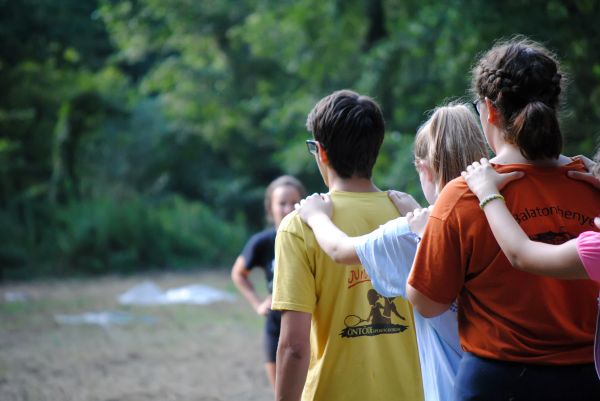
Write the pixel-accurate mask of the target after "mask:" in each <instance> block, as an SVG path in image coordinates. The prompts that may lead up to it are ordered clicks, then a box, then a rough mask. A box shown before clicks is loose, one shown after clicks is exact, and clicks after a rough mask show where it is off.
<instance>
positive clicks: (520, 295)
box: [408, 161, 600, 365]
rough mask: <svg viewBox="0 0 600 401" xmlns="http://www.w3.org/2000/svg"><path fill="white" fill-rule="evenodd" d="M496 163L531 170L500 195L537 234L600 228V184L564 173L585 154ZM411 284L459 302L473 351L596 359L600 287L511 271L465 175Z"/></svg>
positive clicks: (435, 217) (443, 204)
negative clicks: (547, 162) (541, 162)
mask: <svg viewBox="0 0 600 401" xmlns="http://www.w3.org/2000/svg"><path fill="white" fill-rule="evenodd" d="M494 167H495V168H496V169H497V170H498V171H499V172H502V173H506V172H510V171H515V170H520V171H524V172H525V177H524V178H522V179H520V180H517V181H515V182H513V183H511V184H510V185H508V186H507V187H506V189H505V190H503V191H502V193H503V195H504V197H505V199H506V204H507V206H508V208H509V210H510V211H511V213H512V214H513V216H514V217H515V219H516V220H517V222H518V223H519V225H520V226H521V228H522V229H523V230H524V231H525V232H526V233H527V235H528V236H529V237H530V238H531V239H532V240H535V241H541V242H545V243H551V244H560V243H563V242H565V241H567V240H569V239H572V238H575V237H577V235H579V233H581V232H583V231H590V230H594V231H597V228H596V227H595V225H594V223H593V220H594V217H595V216H598V215H600V191H597V190H596V189H594V188H593V187H592V186H590V185H588V184H586V183H583V182H581V181H576V180H574V179H571V178H569V177H567V175H566V172H567V171H568V170H573V169H577V170H583V168H584V167H583V164H582V163H581V162H580V161H574V162H572V163H570V164H568V165H565V166H561V167H550V168H541V167H535V166H531V165H525V164H513V165H502V166H499V165H495V166H494ZM408 282H409V284H410V285H411V286H412V287H414V288H415V289H417V290H418V291H420V292H421V293H422V294H423V295H425V296H427V297H429V298H430V299H431V300H433V301H436V302H439V303H444V304H450V303H451V302H452V301H454V300H455V299H458V305H459V307H458V324H459V333H460V338H461V345H462V347H463V348H464V349H465V350H466V351H468V352H471V353H473V354H475V355H478V356H480V357H484V358H491V359H497V360H504V361H516V362H524V363H533V364H557V365H566V364H578V363H591V362H592V361H593V349H592V346H593V341H594V325H595V318H596V308H597V303H596V298H597V296H598V288H599V286H598V284H597V283H594V282H592V281H590V280H558V279H553V278H548V277H542V276H538V275H534V274H530V273H525V272H522V271H519V270H517V269H515V268H513V267H512V266H511V265H510V263H509V262H508V259H506V257H505V256H504V253H502V250H501V249H500V247H499V246H498V244H497V242H496V240H495V239H494V236H493V234H492V231H491V229H490V228H489V226H488V223H487V220H486V218H485V215H484V213H483V211H482V210H481V209H480V208H479V202H478V200H477V197H476V196H475V195H474V194H473V193H472V192H471V191H470V190H469V188H468V186H467V184H466V183H465V181H464V179H462V178H457V179H455V180H453V181H452V182H450V183H449V184H448V185H446V187H445V188H444V189H443V191H442V192H441V194H440V196H439V198H438V200H437V202H436V204H435V207H434V210H433V211H432V213H431V217H430V218H429V221H428V222H427V227H426V229H425V233H424V234H423V239H422V241H421V244H420V246H419V250H418V253H417V257H416V259H415V262H414V265H413V269H412V272H411V275H410V277H409V281H408Z"/></svg>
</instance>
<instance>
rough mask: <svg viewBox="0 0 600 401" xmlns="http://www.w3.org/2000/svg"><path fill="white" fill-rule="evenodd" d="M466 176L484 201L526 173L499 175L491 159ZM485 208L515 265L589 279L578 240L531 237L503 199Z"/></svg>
mask: <svg viewBox="0 0 600 401" xmlns="http://www.w3.org/2000/svg"><path fill="white" fill-rule="evenodd" d="M462 175H463V177H464V178H465V180H466V181H467V184H468V185H469V188H471V190H472V191H473V193H475V195H477V197H478V198H479V200H480V201H481V200H483V199H485V198H486V197H487V196H489V195H492V194H497V193H498V191H499V188H502V187H503V186H504V185H505V184H506V183H508V182H509V181H512V180H514V179H516V178H520V176H522V175H518V174H514V173H510V175H509V174H498V173H497V172H496V171H495V170H494V169H493V168H492V166H491V165H490V164H489V162H488V161H487V159H481V163H477V162H475V163H473V164H472V165H471V166H469V167H468V168H467V171H466V172H463V174H462ZM483 211H484V213H485V216H486V218H487V220H488V222H489V225H490V227H491V229H492V232H493V234H494V237H495V238H496V241H497V242H498V245H500V248H502V251H503V252H504V254H505V255H506V257H507V258H508V260H509V262H510V263H511V264H512V265H513V266H514V267H515V268H517V269H519V270H523V271H526V272H529V273H535V274H541V275H544V276H551V277H556V278H562V279H580V278H588V275H587V273H586V271H585V269H584V267H583V264H582V263H581V259H580V258H579V255H578V254H577V248H576V242H575V241H576V240H571V241H568V242H565V243H564V244H561V245H549V244H544V243H541V242H535V241H532V240H530V239H529V237H528V236H527V234H525V232H524V231H523V230H522V229H521V227H520V226H519V224H517V222H516V221H515V219H514V218H513V216H512V214H511V213H510V211H509V210H508V208H507V207H506V204H505V203H504V202H502V201H501V199H496V200H493V201H491V202H490V203H488V204H487V205H485V207H484V208H483Z"/></svg>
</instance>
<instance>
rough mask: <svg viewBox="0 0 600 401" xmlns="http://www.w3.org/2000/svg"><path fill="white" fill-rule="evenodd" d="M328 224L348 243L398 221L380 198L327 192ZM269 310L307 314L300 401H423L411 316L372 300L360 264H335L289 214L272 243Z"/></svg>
mask: <svg viewBox="0 0 600 401" xmlns="http://www.w3.org/2000/svg"><path fill="white" fill-rule="evenodd" d="M332 201H333V204H334V212H333V221H334V223H335V224H336V225H337V226H338V227H340V229H341V230H342V231H344V232H345V233H346V234H348V235H350V236H356V235H363V234H366V233H369V232H371V231H373V230H375V229H377V228H378V227H379V226H380V225H381V224H383V223H385V222H387V221H388V220H391V219H393V218H396V217H398V212H397V211H396V208H395V207H394V206H393V204H392V203H391V202H390V201H389V199H388V197H387V194H386V193H385V192H375V193H349V192H333V193H332ZM275 264H276V267H275V278H274V288H273V301H272V307H273V309H281V310H293V311H298V312H306V313H310V314H311V315H312V324H311V333H310V345H311V358H310V362H309V368H308V374H307V378H306V383H305V386H304V391H303V394H302V400H303V401H309V400H310V401H314V400H342V399H343V400H382V401H383V400H396V399H398V400H400V399H406V400H416V401H419V400H422V399H423V388H422V384H421V370H420V366H419V359H418V353H417V342H416V335H415V329H414V322H413V311H412V308H411V306H410V304H409V303H408V302H407V301H406V300H404V299H403V298H400V297H398V298H385V297H382V296H381V295H380V294H378V293H377V292H376V291H375V290H374V289H373V286H372V285H371V281H370V279H369V276H368V275H367V273H366V271H365V270H364V268H363V266H362V265H351V266H348V265H339V264H337V263H335V262H334V261H333V260H332V259H331V258H329V256H327V255H326V254H325V253H324V252H323V251H322V250H321V248H320V247H319V246H318V244H317V242H316V239H315V237H314V234H313V232H312V230H311V229H310V228H309V227H308V226H307V225H305V224H304V223H302V221H301V220H300V218H299V216H297V214H296V213H295V212H292V213H291V214H290V215H288V216H287V217H286V218H285V219H284V221H283V222H282V223H281V225H280V227H279V230H278V232H277V239H276V244H275Z"/></svg>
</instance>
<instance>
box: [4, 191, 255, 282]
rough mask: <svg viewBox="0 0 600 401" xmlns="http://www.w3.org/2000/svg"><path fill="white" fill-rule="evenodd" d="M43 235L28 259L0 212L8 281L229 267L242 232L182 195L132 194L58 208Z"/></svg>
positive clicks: (15, 231) (13, 226)
mask: <svg viewBox="0 0 600 401" xmlns="http://www.w3.org/2000/svg"><path fill="white" fill-rule="evenodd" d="M52 218H53V220H51V221H49V222H48V223H47V226H46V227H44V228H43V229H41V230H40V232H39V235H40V238H39V244H37V245H35V246H32V247H31V250H33V251H34V252H33V254H32V253H29V252H28V250H27V249H23V246H22V245H21V246H19V245H20V244H23V243H27V242H26V241H24V239H23V238H22V237H23V235H24V230H22V229H19V226H18V225H17V224H15V223H16V222H15V221H11V220H10V216H8V215H5V214H0V222H2V223H3V226H4V227H5V230H4V231H3V238H2V240H4V241H3V242H4V244H6V245H7V246H3V247H2V248H0V258H1V259H0V260H2V262H3V264H4V266H5V270H4V272H3V275H4V278H5V279H10V278H22V277H26V276H27V275H30V274H32V273H31V271H27V269H24V268H23V267H24V266H25V267H27V268H30V267H32V266H37V267H36V270H37V274H38V275H39V274H42V275H52V276H62V275H89V274H103V273H109V272H119V273H131V272H134V271H139V270H140V269H153V270H156V269H159V270H161V269H162V270H164V269H177V268H186V267H189V266H198V264H199V262H198V261H202V263H200V264H201V265H202V264H207V265H208V264H211V265H228V264H230V263H231V261H232V260H233V259H234V257H235V255H236V254H237V252H239V250H240V249H241V246H242V245H243V241H244V240H245V239H246V231H245V230H244V228H243V227H240V225H239V224H234V223H227V222H225V221H223V220H221V219H219V218H218V217H217V216H215V215H214V213H213V212H212V211H211V210H210V209H208V208H207V207H206V206H205V205H203V204H201V203H199V202H189V201H186V200H185V199H183V198H181V197H179V196H172V197H168V198H165V199H162V200H155V201H150V200H147V199H143V198H139V197H134V198H131V199H123V200H116V199H112V198H99V199H94V200H89V201H86V202H80V203H73V204H70V205H66V206H64V207H58V208H57V209H55V210H54V213H53V215H52Z"/></svg>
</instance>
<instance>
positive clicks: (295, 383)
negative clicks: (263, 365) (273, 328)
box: [275, 311, 311, 401]
mask: <svg viewBox="0 0 600 401" xmlns="http://www.w3.org/2000/svg"><path fill="white" fill-rule="evenodd" d="M310 324H311V315H310V313H305V312H296V311H284V312H283V315H282V317H281V335H280V336H279V345H278V347H277V362H276V366H277V374H276V375H275V377H276V382H275V400H277V401H298V400H300V397H301V395H302V389H303V388H304V383H305V382H306V374H307V372H308V363H309V361H310Z"/></svg>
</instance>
